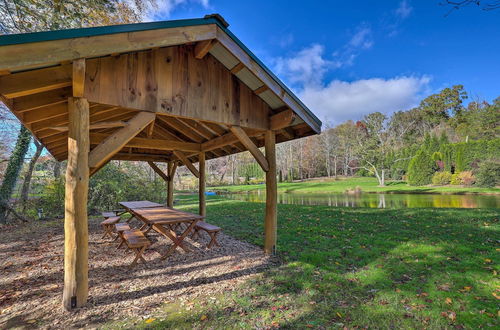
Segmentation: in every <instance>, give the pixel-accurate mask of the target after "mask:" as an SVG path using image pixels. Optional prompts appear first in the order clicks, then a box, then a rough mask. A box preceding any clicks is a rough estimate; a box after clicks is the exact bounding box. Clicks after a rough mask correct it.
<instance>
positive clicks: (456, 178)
mask: <svg viewBox="0 0 500 330" xmlns="http://www.w3.org/2000/svg"><path fill="white" fill-rule="evenodd" d="M450 184H452V185H459V184H462V182H461V181H460V177H459V175H458V173H455V174H452V175H451V180H450Z"/></svg>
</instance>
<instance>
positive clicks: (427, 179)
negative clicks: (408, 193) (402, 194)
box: [408, 149, 436, 186]
mask: <svg viewBox="0 0 500 330" xmlns="http://www.w3.org/2000/svg"><path fill="white" fill-rule="evenodd" d="M435 167H436V164H435V162H434V161H433V160H432V158H431V156H430V155H429V153H427V151H426V150H424V149H420V150H419V151H417V154H416V155H415V157H413V158H412V159H411V161H410V164H409V165H408V183H409V184H410V185H412V186H422V185H426V184H430V183H431V182H432V175H433V173H434V170H435Z"/></svg>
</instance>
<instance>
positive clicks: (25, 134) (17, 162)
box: [0, 125, 31, 223]
mask: <svg viewBox="0 0 500 330" xmlns="http://www.w3.org/2000/svg"><path fill="white" fill-rule="evenodd" d="M30 140H31V133H30V131H28V129H27V128H26V127H24V126H22V125H21V129H20V130H19V135H18V136H17V142H16V146H15V147H14V152H13V153H12V155H11V157H10V159H9V164H8V165H7V170H6V171H5V175H4V178H3V181H2V185H1V186H0V223H1V222H5V221H6V220H7V219H6V212H7V208H6V205H7V203H8V202H9V199H10V197H11V195H12V191H13V190H14V186H15V185H16V181H17V177H18V175H19V171H20V170H21V168H22V166H23V162H24V157H25V156H26V153H27V152H28V148H29V145H30Z"/></svg>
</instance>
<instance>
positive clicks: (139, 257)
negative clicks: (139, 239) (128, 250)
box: [130, 246, 146, 268]
mask: <svg viewBox="0 0 500 330" xmlns="http://www.w3.org/2000/svg"><path fill="white" fill-rule="evenodd" d="M134 250H135V259H134V261H132V263H131V264H130V268H132V267H135V265H136V264H137V262H138V261H139V260H141V261H142V262H144V263H146V260H145V259H144V257H143V256H142V253H143V252H144V250H146V246H143V247H142V248H137V249H134Z"/></svg>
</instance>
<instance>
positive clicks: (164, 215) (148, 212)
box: [133, 206, 204, 224]
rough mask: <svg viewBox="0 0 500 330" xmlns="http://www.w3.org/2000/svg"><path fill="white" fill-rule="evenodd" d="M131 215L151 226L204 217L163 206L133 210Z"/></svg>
mask: <svg viewBox="0 0 500 330" xmlns="http://www.w3.org/2000/svg"><path fill="white" fill-rule="evenodd" d="M133 213H134V214H136V215H137V216H138V217H140V218H141V219H142V220H143V221H146V222H149V223H153V224H169V223H179V222H187V221H193V220H203V219H204V217H203V216H201V215H199V214H194V213H189V212H184V211H180V210H176V209H173V208H170V207H164V206H163V207H155V208H141V209H133Z"/></svg>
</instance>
